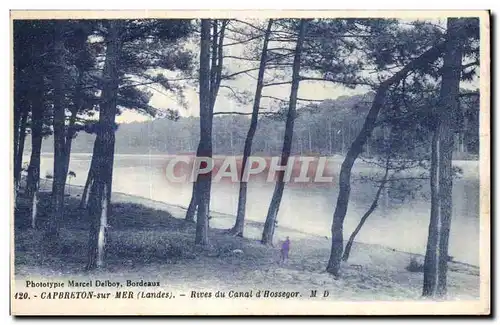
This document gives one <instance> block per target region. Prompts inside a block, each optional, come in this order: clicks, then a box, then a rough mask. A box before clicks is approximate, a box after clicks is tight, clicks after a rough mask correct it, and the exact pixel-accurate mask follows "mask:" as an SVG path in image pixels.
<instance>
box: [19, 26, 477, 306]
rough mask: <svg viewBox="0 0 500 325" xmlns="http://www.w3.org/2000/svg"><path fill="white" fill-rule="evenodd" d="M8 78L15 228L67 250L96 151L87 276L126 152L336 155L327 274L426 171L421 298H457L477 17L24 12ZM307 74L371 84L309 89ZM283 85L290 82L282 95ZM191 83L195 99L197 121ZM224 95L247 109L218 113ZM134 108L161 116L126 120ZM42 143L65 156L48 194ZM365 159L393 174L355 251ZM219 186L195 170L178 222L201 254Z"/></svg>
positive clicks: (473, 144)
mask: <svg viewBox="0 0 500 325" xmlns="http://www.w3.org/2000/svg"><path fill="white" fill-rule="evenodd" d="M13 71H14V107H13V113H14V114H13V117H14V128H13V129H14V133H13V140H14V141H13V142H14V143H13V148H14V150H13V157H12V159H13V166H14V167H13V175H12V176H13V181H14V192H15V193H14V194H15V223H16V227H17V224H19V227H21V224H22V227H25V228H31V229H32V230H33V231H36V232H37V233H40V234H43V235H42V236H43V241H44V242H45V243H46V244H47V245H49V246H50V247H52V249H49V250H47V251H46V252H45V253H44V254H48V255H50V254H56V253H55V252H56V251H57V249H56V247H57V246H58V243H60V242H61V238H62V236H65V235H64V234H65V229H63V228H64V227H63V225H65V223H66V221H64V220H65V218H66V217H65V216H67V215H68V214H71V215H73V214H74V213H75V212H74V211H71V212H68V205H67V203H68V200H69V199H68V198H67V197H66V195H65V188H67V187H68V184H67V182H68V177H71V173H72V171H71V170H70V168H69V164H70V157H71V154H72V153H78V152H80V153H81V152H83V153H91V154H92V157H91V163H90V167H89V170H88V175H87V182H86V185H85V189H84V191H83V194H82V197H81V201H80V204H79V209H78V212H77V215H78V218H80V219H82V220H84V225H85V229H86V231H87V239H86V245H85V256H84V259H85V262H84V263H83V264H85V269H86V270H95V269H99V268H103V267H105V265H106V256H107V255H106V250H107V243H108V240H107V239H108V238H109V236H110V234H111V233H112V232H113V228H110V227H108V223H109V222H110V221H111V220H115V219H116V220H118V219H119V218H120V214H119V213H118V212H117V210H118V209H114V208H113V205H112V203H111V201H112V197H113V195H114V194H113V165H114V160H115V155H116V154H121V153H134V154H152V153H154V154H181V153H193V154H196V156H198V157H213V156H214V155H232V156H234V155H236V156H242V161H243V163H242V166H243V168H242V170H241V173H242V175H243V172H244V169H245V168H247V167H245V166H246V162H247V160H248V158H249V157H250V156H252V155H276V156H280V164H281V165H286V164H287V162H288V160H289V158H290V156H291V155H303V156H307V155H314V156H318V155H326V156H332V155H340V156H341V157H342V160H343V162H342V164H341V166H340V172H339V177H338V178H336V180H335V181H336V182H337V184H336V186H337V187H338V195H337V196H336V197H332V198H331V205H332V206H333V207H334V213H333V215H332V226H331V236H330V237H329V238H330V241H331V242H330V245H331V246H330V253H329V255H328V256H324V259H325V263H324V266H323V267H324V269H326V272H327V273H328V274H331V275H332V277H334V278H335V279H341V278H342V265H343V264H342V262H343V261H346V260H347V259H348V258H349V252H350V250H351V246H352V242H353V240H354V237H355V236H356V234H357V232H359V230H360V229H361V227H362V226H363V223H364V222H365V221H366V218H368V217H369V215H370V214H371V213H372V212H373V210H375V209H376V208H377V205H378V200H379V197H380V195H381V193H382V192H383V191H384V189H385V188H387V187H389V186H395V184H396V183H397V182H398V180H397V177H398V176H400V173H401V172H404V171H406V170H410V169H412V168H416V167H418V168H423V169H424V170H425V175H426V176H425V180H426V182H427V184H428V186H429V187H430V193H431V195H430V198H429V200H428V204H429V206H430V215H429V220H428V223H429V228H428V239H427V248H426V251H425V260H424V264H423V286H422V290H421V293H422V295H423V296H424V297H440V296H445V295H446V294H447V275H448V262H449V260H450V257H449V254H448V242H449V233H450V227H451V223H452V219H453V218H452V205H453V202H452V187H453V180H454V177H455V174H456V173H457V170H456V168H454V167H453V166H452V161H453V160H454V159H457V160H477V159H478V155H479V89H478V87H477V84H478V78H479V19H477V18H446V19H443V20H441V21H437V20H415V21H410V20H401V19H378V18H369V19H368V18H365V19H358V18H335V19H333V18H331V19H316V18H308V19H272V18H270V19H261V20H256V19H248V20H239V19H178V20H177V19H135V20H134V19H116V20H17V21H14V67H13ZM241 78H244V79H243V80H244V82H238V80H241ZM307 82H318V83H325V84H332V85H335V86H338V87H344V88H345V89H351V90H352V89H362V90H363V91H361V92H360V94H359V95H352V96H348V95H345V96H340V97H339V96H333V95H332V96H331V98H326V99H324V98H321V99H318V98H314V93H312V94H311V93H309V95H310V96H309V97H308V98H306V97H301V96H304V94H303V93H301V91H300V89H301V85H303V84H305V83H307ZM242 84H243V85H244V86H241V85H242ZM276 87H286V88H285V89H286V96H278V95H277V93H278V91H275V89H276ZM190 88H191V89H193V88H194V89H196V93H197V96H198V98H197V101H198V105H199V107H195V108H192V107H191V109H194V110H195V111H196V112H197V114H194V115H193V116H186V114H184V111H185V107H186V106H189V105H192V103H190V101H189V100H188V99H187V98H186V92H187V89H190ZM151 89H154V91H152V90H151ZM155 92H161V93H166V94H169V96H171V97H172V98H175V99H176V100H177V103H178V105H177V107H175V108H172V107H173V106H170V107H169V108H165V107H155V106H154V105H152V104H151V98H152V97H153V94H154V93H155ZM222 97H226V98H231V100H232V101H234V102H235V103H238V104H240V105H246V106H248V107H249V110H248V111H228V110H227V109H225V110H221V109H220V107H219V106H218V99H219V101H220V100H221V98H222ZM124 110H133V111H135V112H137V113H138V114H142V115H145V116H149V117H150V118H151V121H148V122H134V123H120V124H119V123H117V117H118V116H119V115H120V114H121V112H122V111H124ZM42 152H51V153H53V156H54V160H53V161H54V162H53V170H52V175H51V185H50V190H49V192H50V193H49V195H48V196H47V197H42V191H41V179H42V178H43V175H42V172H41V170H40V162H41V154H42ZM24 155H29V163H28V164H27V166H23V156H24ZM360 159H369V161H370V163H371V164H373V165H374V166H376V167H380V168H382V169H383V171H384V173H383V175H382V178H381V179H378V180H375V181H376V182H378V183H377V184H379V187H378V190H377V192H376V196H375V198H374V200H373V203H372V204H371V205H370V206H369V207H367V212H366V214H365V215H364V216H363V218H362V220H361V222H360V224H359V228H357V229H356V231H355V232H354V233H353V234H352V235H351V237H350V238H349V241H348V242H347V245H346V243H345V241H346V238H348V236H349V234H345V233H344V227H343V225H344V220H345V218H346V215H347V209H348V206H349V203H350V194H351V193H350V192H351V184H352V181H353V180H352V169H353V166H354V164H355V162H356V161H357V160H360ZM283 177H284V172H279V173H278V177H277V179H276V182H275V184H274V191H273V194H272V198H271V201H270V204H269V207H268V209H267V215H266V219H265V223H264V225H263V227H262V232H261V236H260V237H261V239H260V244H261V245H263V246H264V247H268V246H273V240H274V239H275V238H274V234H275V230H276V225H277V216H278V211H279V209H280V205H281V203H282V199H283V195H284V189H285V186H286V184H285V182H284V181H283ZM69 179H70V178H69ZM211 189H212V179H211V174H210V173H208V174H201V175H198V178H197V179H196V181H195V182H194V183H193V184H192V194H191V202H190V204H189V206H188V207H187V209H186V211H185V218H184V220H182V221H183V222H184V223H186V224H190V225H193V227H194V231H193V233H192V245H193V246H194V247H197V248H198V249H200V250H202V251H203V250H204V249H209V247H210V246H211V240H210V239H211V238H210V228H211V227H210V226H211V225H210V223H211V221H210V220H211V209H210V200H211V195H212V190H211ZM247 190H248V184H247V183H246V182H244V181H242V182H240V183H239V195H238V208H237V211H236V215H235V216H234V222H233V227H231V228H230V229H226V232H225V234H226V235H227V236H231V237H235V238H238V237H244V234H245V227H246V209H247V205H248V204H251V202H249V201H248V200H247ZM45 198H46V199H45ZM42 205H43V206H42ZM21 220H25V221H24V224H23V222H22V221H21ZM26 220H27V221H26Z"/></svg>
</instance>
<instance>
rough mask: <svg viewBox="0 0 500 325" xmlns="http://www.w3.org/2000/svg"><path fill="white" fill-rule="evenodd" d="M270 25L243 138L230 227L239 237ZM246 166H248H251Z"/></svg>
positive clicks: (243, 222)
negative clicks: (235, 200) (243, 144)
mask: <svg viewBox="0 0 500 325" xmlns="http://www.w3.org/2000/svg"><path fill="white" fill-rule="evenodd" d="M272 26H273V20H272V19H269V22H268V24H267V29H266V33H265V35H264V44H263V45H262V52H261V55H260V65H259V74H258V76H257V88H256V90H255V97H254V101H253V109H252V119H251V121H250V128H249V129H248V133H247V137H246V139H245V147H244V149H243V161H242V165H241V174H240V192H239V196H238V212H237V214H236V222H235V224H234V227H233V229H231V232H232V233H233V234H235V235H237V236H241V237H243V228H244V224H245V210H246V202H247V182H246V181H244V180H243V175H244V174H245V169H246V168H247V166H246V164H247V161H248V157H250V155H251V154H252V142H253V138H254V136H255V132H256V130H257V123H258V118H259V108H260V99H261V97H262V89H263V88H264V72H265V70H266V61H267V47H268V44H269V37H270V35H271V28H272ZM248 167H249V168H250V167H251V166H248Z"/></svg>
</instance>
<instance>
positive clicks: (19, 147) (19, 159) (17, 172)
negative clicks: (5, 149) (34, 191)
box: [14, 109, 28, 192]
mask: <svg viewBox="0 0 500 325" xmlns="http://www.w3.org/2000/svg"><path fill="white" fill-rule="evenodd" d="M27 119H28V112H27V110H26V109H23V112H22V113H21V120H20V122H19V126H18V127H19V132H17V130H14V131H15V132H16V133H18V136H17V138H18V140H17V143H16V146H15V152H14V154H15V156H14V188H15V190H16V192H17V190H18V188H19V183H20V180H21V169H22V165H23V154H24V143H25V142H26V121H27Z"/></svg>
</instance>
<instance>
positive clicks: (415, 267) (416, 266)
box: [405, 256, 424, 272]
mask: <svg viewBox="0 0 500 325" xmlns="http://www.w3.org/2000/svg"><path fill="white" fill-rule="evenodd" d="M405 269H406V270H407V271H408V272H424V263H420V262H419V261H418V260H417V258H416V257H415V256H412V257H411V258H410V263H409V264H408V265H407V266H406V267H405Z"/></svg>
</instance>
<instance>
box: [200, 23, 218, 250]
mask: <svg viewBox="0 0 500 325" xmlns="http://www.w3.org/2000/svg"><path fill="white" fill-rule="evenodd" d="M210 90H211V89H210V20H209V19H202V21H201V45H200V144H199V146H198V151H197V153H196V156H197V157H207V158H209V159H211V158H212V119H213V106H212V105H211V104H212V102H213V100H214V97H213V93H211V91H210ZM211 186H212V173H211V172H208V173H206V174H203V175H198V177H197V179H196V192H197V193H196V195H195V197H196V198H195V200H196V202H197V205H198V215H197V218H196V237H195V244H197V245H201V246H207V245H208V218H209V213H210V190H211Z"/></svg>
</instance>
